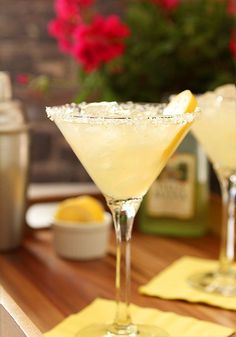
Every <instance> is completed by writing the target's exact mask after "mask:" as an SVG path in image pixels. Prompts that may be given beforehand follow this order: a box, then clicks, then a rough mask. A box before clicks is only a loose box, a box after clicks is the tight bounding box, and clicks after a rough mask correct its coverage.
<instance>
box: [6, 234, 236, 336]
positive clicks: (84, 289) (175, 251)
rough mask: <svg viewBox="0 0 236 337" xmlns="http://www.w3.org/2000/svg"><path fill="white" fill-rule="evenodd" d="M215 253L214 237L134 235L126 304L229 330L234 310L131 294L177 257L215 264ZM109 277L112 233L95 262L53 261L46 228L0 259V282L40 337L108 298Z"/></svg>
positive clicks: (111, 290)
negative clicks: (129, 293) (211, 260)
mask: <svg viewBox="0 0 236 337" xmlns="http://www.w3.org/2000/svg"><path fill="white" fill-rule="evenodd" d="M218 252H219V239H218V238H217V237H215V236H211V235H209V236H206V237H203V238H198V239H197V238H196V239H189V238H188V239H175V238H164V237H158V236H151V235H145V234H143V233H140V232H138V231H137V230H135V231H134V234H133V243H132V302H133V303H135V304H138V305H141V306H148V307H153V308H158V309H161V310H163V311H173V312H175V313H177V314H180V315H187V316H192V317H195V318H198V319H202V320H208V321H211V322H215V323H219V324H222V325H226V326H229V327H234V328H235V327H236V312H235V311H230V310H223V309H219V308H215V307H211V306H207V305H203V304H191V303H187V302H185V301H167V300H161V299H159V298H154V297H146V296H143V295H140V294H139V293H138V291H137V289H138V287H139V286H140V285H142V284H145V283H146V282H147V281H149V280H150V279H151V278H152V277H153V276H155V275H156V274H157V273H158V272H159V271H160V270H162V269H163V268H165V267H167V266H168V265H169V264H170V263H171V262H173V261H174V260H176V259H178V258H179V257H181V256H183V255H192V256H199V257H205V258H215V259H217V257H218ZM114 275H115V245H114V233H113V231H112V232H111V242H110V247H109V252H108V254H107V256H106V257H104V258H102V259H99V260H94V261H89V262H79V261H69V260H64V259H62V258H59V257H58V256H57V255H56V253H55V252H54V250H53V247H52V230H51V229H46V230H45V229H44V230H35V231H30V232H29V233H28V236H27V238H26V239H25V241H24V243H23V245H22V247H21V248H20V249H18V250H15V251H12V252H9V253H4V254H3V253H2V254H0V283H1V284H2V285H3V286H4V287H5V289H6V290H7V291H8V292H9V294H10V295H11V296H12V297H13V298H14V300H15V301H16V302H17V304H18V305H19V306H20V307H21V309H23V311H24V312H25V313H26V314H27V315H28V316H29V318H30V319H31V320H32V321H33V322H34V323H35V325H36V326H37V327H38V328H39V329H40V330H41V331H42V332H46V331H48V330H49V329H51V328H53V327H54V326H55V325H56V324H57V323H59V322H61V321H62V320H63V319H64V318H65V317H66V316H68V315H70V314H72V313H75V312H77V311H79V310H80V309H82V308H83V307H85V306H86V305H88V304H89V303H90V302H91V301H93V300H94V299H95V298H96V297H103V298H108V299H114ZM233 336H234V337H236V334H234V335H233ZM29 337H30V336H29ZM209 337H210V336H209Z"/></svg>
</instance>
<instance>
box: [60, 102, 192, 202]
mask: <svg viewBox="0 0 236 337" xmlns="http://www.w3.org/2000/svg"><path fill="white" fill-rule="evenodd" d="M97 109H101V105H99V106H98V107H97ZM99 113H100V115H101V116H104V115H105V116H106V114H105V112H104V111H103V110H101V111H99ZM55 122H56V124H57V126H58V127H59V129H60V130H61V132H62V133H63V135H64V137H65V138H66V140H67V141H68V143H69V144H70V146H71V148H72V149H73V151H74V152H75V154H76V155H77V157H78V158H79V160H80V161H81V163H82V164H83V166H84V167H85V168H86V170H87V172H88V173H89V175H90V176H91V178H92V179H93V180H94V182H95V183H96V184H97V186H98V187H99V188H100V190H101V191H102V193H103V194H105V195H106V196H109V197H112V198H115V199H127V198H132V197H140V196H143V195H144V194H145V193H146V191H147V189H148V188H149V187H150V185H151V183H152V182H153V181H154V179H155V178H156V176H157V175H158V174H159V173H160V171H161V170H162V168H163V167H164V165H165V164H166V161H167V159H168V158H169V157H170V155H171V154H172V153H173V151H174V150H175V148H176V147H177V145H178V144H179V142H180V141H181V140H182V138H183V136H184V135H185V133H186V132H187V130H188V128H189V127H190V125H191V123H190V122H189V123H186V121H185V122H184V121H183V118H182V121H180V119H178V117H176V118H175V120H173V121H171V122H170V121H169V120H168V118H154V117H153V116H152V117H151V118H150V116H149V117H147V116H145V114H144V115H142V114H140V111H139V113H138V115H135V113H134V111H132V114H129V113H128V115H126V116H124V115H122V114H121V115H119V113H118V114H116V115H115V116H114V115H112V117H111V118H110V117H108V116H106V117H105V118H100V117H98V115H97V112H96V115H95V116H92V117H91V118H90V117H89V118H87V119H86V118H81V119H80V118H72V119H66V118H58V119H57V118H55Z"/></svg>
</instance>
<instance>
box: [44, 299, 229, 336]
mask: <svg viewBox="0 0 236 337" xmlns="http://www.w3.org/2000/svg"><path fill="white" fill-rule="evenodd" d="M114 313H115V302H113V301H109V300H103V299H96V300H95V301H94V302H92V303H91V304H90V305H89V306H88V307H86V308H85V309H83V310H82V311H81V312H80V313H78V314H74V315H71V316H69V317H68V318H66V319H65V320H64V321H63V322H62V323H60V324H59V325H57V326H56V327H55V328H54V329H52V330H51V331H49V332H48V333H46V334H45V337H75V335H76V333H77V332H78V331H79V330H80V329H82V328H84V327H86V326H89V325H91V324H93V323H111V322H112V321H113V318H114ZM131 315H132V318H133V321H134V322H135V323H136V322H138V323H143V324H153V325H157V326H159V327H160V328H162V329H164V330H166V331H167V332H168V333H169V334H170V336H171V337H180V336H181V337H193V336H194V337H196V336H197V337H209V336H211V337H227V336H230V335H231V334H233V332H234V331H233V329H230V328H226V327H223V326H221V325H218V324H213V323H209V322H206V321H200V320H197V319H195V318H190V317H184V316H180V315H176V314H175V313H172V312H162V311H159V310H156V309H150V308H141V307H138V306H136V305H133V304H132V305H131ZM91 337H93V336H91Z"/></svg>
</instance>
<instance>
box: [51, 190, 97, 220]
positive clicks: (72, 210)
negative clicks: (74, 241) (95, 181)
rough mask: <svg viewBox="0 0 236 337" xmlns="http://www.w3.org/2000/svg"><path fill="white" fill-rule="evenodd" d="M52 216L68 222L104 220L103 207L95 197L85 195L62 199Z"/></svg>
mask: <svg viewBox="0 0 236 337" xmlns="http://www.w3.org/2000/svg"><path fill="white" fill-rule="evenodd" d="M54 218H55V220H59V221H61V220H63V221H68V222H80V223H81V222H85V223H88V222H95V221H96V222H101V221H103V220H104V208H103V206H102V204H101V203H100V202H99V201H98V200H97V199H95V198H93V197H90V196H88V195H85V196H80V197H77V198H70V199H66V200H64V201H62V202H61V203H60V204H59V206H58V208H57V210H56V212H55V215H54Z"/></svg>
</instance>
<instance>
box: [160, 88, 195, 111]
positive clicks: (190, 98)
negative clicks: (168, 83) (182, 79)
mask: <svg viewBox="0 0 236 337" xmlns="http://www.w3.org/2000/svg"><path fill="white" fill-rule="evenodd" d="M197 105H198V104H197V100H196V98H195V96H194V95H193V94H192V93H191V91H190V90H184V91H182V92H181V93H179V94H178V95H176V96H174V98H173V99H172V100H171V101H170V103H169V104H168V105H167V107H166V108H165V109H164V112H163V114H164V115H165V116H166V115H168V116H173V115H181V114H184V113H186V112H190V113H191V112H194V110H195V109H196V107H197Z"/></svg>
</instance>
